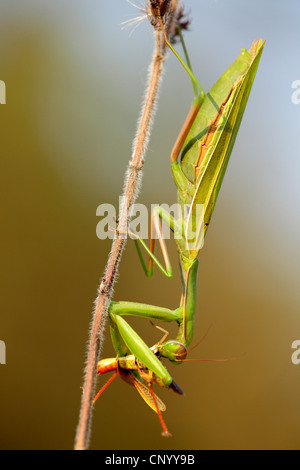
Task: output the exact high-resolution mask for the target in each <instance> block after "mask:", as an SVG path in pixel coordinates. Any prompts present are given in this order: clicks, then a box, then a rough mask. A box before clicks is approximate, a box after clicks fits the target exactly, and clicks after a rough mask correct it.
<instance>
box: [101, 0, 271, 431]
mask: <svg viewBox="0 0 300 470" xmlns="http://www.w3.org/2000/svg"><path fill="white" fill-rule="evenodd" d="M151 3H152V4H153V8H156V9H157V8H158V12H156V15H155V16H156V21H157V23H158V25H159V27H160V28H161V30H162V32H163V33H164V26H163V22H162V18H161V15H160V12H159V7H158V6H157V5H159V3H160V2H157V1H156V2H151ZM164 3H168V2H163V4H164ZM164 35H165V33H164ZM179 36H180V39H181V42H182V44H183V48H184V51H186V49H185V46H184V42H183V38H182V35H181V32H180V30H179ZM165 41H166V44H167V45H168V46H169V47H170V49H171V50H172V51H173V52H174V53H175V55H176V56H177V57H178V59H179V61H180V62H181V63H182V65H183V66H184V67H185V69H186V70H187V72H188V74H189V75H190V77H191V79H192V83H193V88H194V100H193V103H192V106H191V109H190V111H189V113H188V116H187V118H186V121H185V123H184V125H183V127H182V130H181V132H180V134H179V136H178V139H177V141H176V143H175V145H174V148H173V150H172V153H171V170H172V174H173V179H174V182H175V185H176V187H177V200H178V205H179V207H180V208H181V211H180V215H179V216H178V217H173V216H171V215H170V214H169V213H168V212H167V211H166V210H164V209H163V208H162V207H161V206H157V207H155V208H154V210H153V213H152V217H151V234H150V246H149V247H148V246H147V244H146V243H145V242H144V240H142V239H141V238H139V237H136V239H135V244H136V247H137V251H138V256H139V258H140V260H141V263H142V267H143V269H144V271H145V274H146V275H147V276H148V277H151V276H152V275H153V266H154V264H155V265H156V266H158V268H159V269H160V270H161V272H162V273H163V274H164V275H165V276H167V277H168V278H171V277H172V276H173V271H172V266H171V262H170V259H169V256H168V252H167V248H166V243H165V240H164V238H163V233H162V222H163V223H165V224H167V226H168V227H169V228H170V229H171V231H172V232H173V234H174V240H175V243H176V245H177V251H178V257H179V266H180V273H181V281H182V296H181V302H180V305H179V307H178V308H176V309H174V310H172V309H169V308H163V307H159V306H154V305H147V304H141V303H135V302H126V301H119V302H111V304H110V307H109V312H108V320H109V326H110V333H111V339H112V343H113V346H114V349H115V351H116V357H115V358H109V359H103V360H101V361H99V362H98V366H97V372H98V374H99V375H101V374H104V373H106V372H109V371H113V372H114V374H113V376H112V377H111V378H110V379H109V381H108V382H107V383H106V384H105V385H104V386H103V387H102V389H101V390H100V391H99V392H98V394H97V395H96V397H95V399H94V402H95V401H96V399H97V398H98V397H99V395H101V393H102V392H103V391H104V389H105V388H106V387H107V386H108V385H109V383H111V381H112V380H113V379H114V378H115V377H116V376H117V375H119V376H120V377H121V378H122V379H124V380H125V381H126V382H128V383H130V384H133V385H134V386H135V387H136V389H137V390H138V392H139V393H140V395H141V396H142V397H143V399H144V400H145V402H146V403H147V404H148V405H149V406H150V407H151V408H152V409H153V410H154V411H156V412H157V413H158V415H159V419H160V422H161V425H162V428H163V433H162V434H163V435H164V436H169V435H170V433H169V431H168V429H167V427H166V425H165V423H164V420H163V419H162V416H161V412H162V411H164V410H165V405H164V404H163V403H162V401H161V400H160V399H159V398H158V397H157V396H156V395H155V394H154V392H153V389H152V385H153V384H156V385H159V386H164V387H167V388H171V389H172V390H174V391H175V392H177V393H179V394H183V392H182V390H181V388H180V387H179V386H178V385H177V384H176V382H175V381H174V379H173V378H172V377H171V375H170V373H169V372H168V371H167V369H166V367H165V366H164V365H163V363H162V361H161V360H162V359H168V360H169V361H170V362H171V363H174V364H179V363H181V362H183V360H184V359H185V358H186V355H187V348H188V346H189V345H190V344H191V342H192V339H193V330H194V317H195V312H196V296H197V271H198V264H199V261H198V255H199V251H200V249H201V247H202V245H203V240H204V237H205V235H206V233H207V229H208V226H209V223H210V220H211V217H212V213H213V210H214V207H215V204H216V200H217V196H218V194H219V190H220V187H221V184H222V181H223V177H224V174H225V171H226V168H227V164H228V161H229V157H230V155H231V152H232V149H233V145H234V142H235V139H236V136H237V133H238V130H239V126H240V123H241V120H242V116H243V113H244V110H245V107H246V104H247V100H248V97H249V93H250V90H251V87H252V84H253V81H254V78H255V75H256V71H257V67H258V64H259V61H260V57H261V54H262V51H263V47H264V43H262V40H261V39H259V40H258V41H257V42H253V43H252V46H251V48H250V49H249V51H247V50H246V49H242V51H241V53H240V55H239V56H238V58H237V59H236V60H235V61H234V62H233V64H232V65H231V66H230V67H229V68H228V69H227V70H226V71H225V73H224V74H223V75H222V76H221V77H220V78H219V80H218V81H217V82H216V83H215V84H214V86H213V87H212V88H211V90H210V92H209V93H207V94H205V93H204V91H203V89H202V87H201V85H200V84H199V83H198V81H197V79H196V78H195V77H194V75H193V73H192V70H191V67H190V63H189V58H188V56H187V54H186V52H185V56H186V62H187V64H185V63H184V61H183V60H182V59H181V57H180V56H179V55H178V53H177V52H176V51H175V50H174V48H173V46H172V45H171V44H170V43H169V41H168V39H167V37H166V35H165ZM179 157H180V158H179ZM199 207H200V210H199ZM155 233H156V235H157V238H158V241H159V244H160V248H161V251H162V255H163V260H164V265H162V264H161V263H160V262H159V260H158V259H157V257H156V256H155V255H154V247H155V237H154V235H155ZM142 248H144V249H145V250H146V252H147V254H148V256H149V261H148V265H146V263H145V261H144V259H143V254H142ZM124 316H136V317H142V318H145V319H148V320H151V321H152V320H158V321H162V322H176V323H177V325H178V334H177V337H176V339H175V340H170V339H168V333H167V332H166V331H165V330H162V331H164V336H163V338H162V339H161V340H160V341H159V342H157V343H156V344H155V345H154V346H152V347H148V346H147V344H146V343H145V342H144V341H143V339H142V338H141V337H140V336H139V335H138V334H137V333H136V332H135V331H134V329H133V328H132V327H131V326H130V325H129V323H128V322H127V321H126V320H125V319H124V318H123V317H124ZM160 329H161V328H160Z"/></svg>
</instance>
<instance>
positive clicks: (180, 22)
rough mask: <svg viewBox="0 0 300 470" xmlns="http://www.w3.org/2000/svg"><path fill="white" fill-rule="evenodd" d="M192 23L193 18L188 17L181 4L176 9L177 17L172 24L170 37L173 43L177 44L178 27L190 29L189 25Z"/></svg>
mask: <svg viewBox="0 0 300 470" xmlns="http://www.w3.org/2000/svg"><path fill="white" fill-rule="evenodd" d="M190 24H191V20H190V19H189V18H187V16H186V13H185V11H184V8H183V7H182V6H180V7H179V8H178V9H177V11H176V17H175V18H174V21H173V22H172V24H171V28H170V32H169V37H170V42H171V44H175V43H176V41H177V39H178V38H179V34H178V27H179V28H180V29H181V31H183V30H188V29H189V25H190Z"/></svg>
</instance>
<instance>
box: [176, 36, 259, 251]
mask: <svg viewBox="0 0 300 470" xmlns="http://www.w3.org/2000/svg"><path fill="white" fill-rule="evenodd" d="M263 47H264V44H262V41H261V39H259V40H258V41H257V42H256V43H253V44H252V46H251V48H250V50H249V51H247V50H246V49H242V51H241V54H240V55H239V57H238V58H237V59H236V61H235V62H234V63H233V64H232V65H231V66H230V67H229V68H228V69H227V70H226V72H225V73H224V74H223V75H222V76H221V77H220V78H219V80H218V81H217V82H216V83H215V85H214V86H213V87H212V89H211V90H210V92H209V93H208V94H207V95H206V97H205V99H204V102H203V104H202V106H201V108H200V110H199V112H198V115H197V117H196V119H195V122H194V124H193V126H192V127H191V130H190V132H189V134H188V137H187V139H186V141H185V144H184V149H183V151H182V156H181V169H182V172H183V173H184V175H185V177H186V178H187V179H188V180H189V182H190V183H192V185H193V186H194V193H193V195H191V196H192V203H191V210H190V212H189V217H188V220H187V222H186V227H189V226H190V224H193V225H194V226H199V221H197V220H194V219H195V217H196V205H197V204H203V206H204V234H205V233H206V230H207V228H208V225H209V222H210V219H211V216H212V213H213V210H214V207H215V203H216V199H217V196H218V193H219V190H220V187H221V184H222V181H223V177H224V174H225V171H226V168H227V164H228V161H229V157H230V155H231V152H232V148H233V145H234V142H235V139H236V136H237V133H238V130H239V126H240V123H241V120H242V117H243V114H244V110H245V107H246V104H247V101H248V97H249V93H250V90H251V87H252V84H253V81H254V78H255V75H256V71H257V67H258V64H259V60H260V57H261V54H262V51H263ZM196 242H197V243H196V244H195V247H193V248H194V250H195V255H196V256H197V252H198V251H199V249H200V248H201V245H202V243H203V240H199V239H196Z"/></svg>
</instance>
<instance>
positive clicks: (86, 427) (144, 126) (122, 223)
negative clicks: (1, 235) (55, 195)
mask: <svg viewBox="0 0 300 470" xmlns="http://www.w3.org/2000/svg"><path fill="white" fill-rule="evenodd" d="M177 5H178V2H177V1H176V0H172V6H171V11H170V14H169V17H168V20H167V22H166V25H165V28H166V30H167V33H168V31H169V30H171V27H172V21H176V9H177ZM154 34H155V50H154V54H153V59H152V62H151V65H150V74H149V82H148V86H147V90H146V98H145V101H144V105H143V108H142V114H141V118H140V121H139V123H138V130H137V135H136V138H135V140H134V145H133V153H132V156H131V159H130V162H129V166H128V169H127V173H126V176H125V185H124V193H123V205H122V208H121V212H120V214H119V226H118V232H117V234H116V238H115V239H114V241H113V245H112V249H111V252H110V255H109V258H108V262H107V265H106V269H105V273H104V276H103V278H102V280H101V283H100V286H99V290H98V297H97V299H96V302H95V310H94V313H93V320H92V324H91V329H90V338H89V346H88V356H87V364H86V370H85V377H84V386H83V393H82V400H81V409H80V417H79V423H78V427H77V433H76V439H75V450H85V449H87V448H88V444H89V438H90V432H91V423H92V409H93V398H94V394H95V385H96V380H97V362H98V360H99V357H100V350H101V346H102V342H103V336H104V328H105V321H106V317H107V311H108V308H109V304H110V301H111V297H112V294H113V287H114V283H115V279H116V274H117V271H118V267H119V263H120V259H121V256H122V252H123V250H124V247H125V244H126V238H125V237H124V235H123V236H122V235H121V234H124V233H126V231H127V226H128V222H129V219H130V215H129V214H130V208H131V206H132V204H133V203H134V202H135V200H136V198H137V195H138V192H139V189H140V183H141V177H142V169H143V165H144V155H145V151H146V147H147V143H148V140H149V135H150V130H151V123H152V117H153V114H154V108H155V103H156V100H157V95H158V88H159V83H160V79H161V76H162V71H163V62H164V59H165V56H166V50H167V48H166V44H165V41H164V38H163V35H162V33H161V31H160V30H159V29H158V28H156V29H155V31H154Z"/></svg>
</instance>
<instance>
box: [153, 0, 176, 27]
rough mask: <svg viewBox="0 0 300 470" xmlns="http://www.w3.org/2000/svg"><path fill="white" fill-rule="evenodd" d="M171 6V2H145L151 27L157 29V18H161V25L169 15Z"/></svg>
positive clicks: (164, 0)
mask: <svg viewBox="0 0 300 470" xmlns="http://www.w3.org/2000/svg"><path fill="white" fill-rule="evenodd" d="M171 5H172V0H148V2H147V14H148V18H149V21H150V23H151V24H152V26H154V27H155V28H156V27H159V26H160V23H159V18H161V20H162V22H163V24H165V22H166V19H167V17H168V15H169V12H170V9H171Z"/></svg>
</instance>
